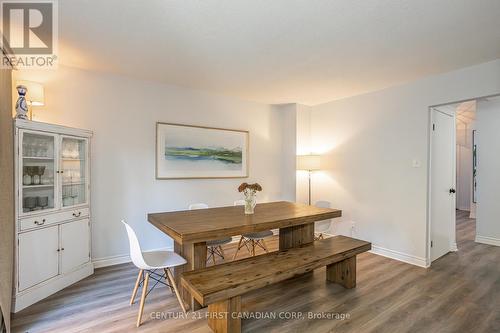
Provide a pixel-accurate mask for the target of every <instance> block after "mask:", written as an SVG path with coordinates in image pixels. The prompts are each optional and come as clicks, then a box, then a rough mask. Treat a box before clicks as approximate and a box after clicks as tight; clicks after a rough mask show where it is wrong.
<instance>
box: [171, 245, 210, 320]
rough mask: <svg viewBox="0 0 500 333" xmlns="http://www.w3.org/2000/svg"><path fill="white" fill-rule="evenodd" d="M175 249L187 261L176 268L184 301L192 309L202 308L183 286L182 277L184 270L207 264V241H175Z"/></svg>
mask: <svg viewBox="0 0 500 333" xmlns="http://www.w3.org/2000/svg"><path fill="white" fill-rule="evenodd" d="M174 251H175V252H176V253H177V254H179V255H181V256H182V257H184V259H186V261H187V263H186V264H185V265H184V266H178V267H175V268H174V277H175V283H176V284H177V286H178V287H179V289H182V290H181V294H182V298H183V299H184V302H185V303H186V304H188V305H189V308H190V309H191V311H196V310H199V309H201V308H202V306H201V305H200V303H198V302H197V301H196V300H195V299H194V298H193V297H192V296H191V294H190V293H189V292H188V291H187V290H186V289H184V288H182V286H181V282H180V277H181V273H182V272H187V271H192V270H195V269H199V268H204V267H205V266H206V260H207V243H206V242H203V243H187V244H179V243H177V242H175V244H174Z"/></svg>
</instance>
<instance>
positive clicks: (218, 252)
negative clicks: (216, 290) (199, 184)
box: [189, 203, 233, 265]
mask: <svg viewBox="0 0 500 333" xmlns="http://www.w3.org/2000/svg"><path fill="white" fill-rule="evenodd" d="M207 208H208V205H207V204H206V203H194V204H190V205H189V210H195V209H207ZM232 240H233V238H232V237H225V238H221V239H215V240H211V241H208V242H207V262H208V261H210V259H212V262H213V264H214V265H215V259H216V257H220V258H221V259H222V260H224V257H225V254H224V249H223V248H222V245H225V244H229V243H231V241H232Z"/></svg>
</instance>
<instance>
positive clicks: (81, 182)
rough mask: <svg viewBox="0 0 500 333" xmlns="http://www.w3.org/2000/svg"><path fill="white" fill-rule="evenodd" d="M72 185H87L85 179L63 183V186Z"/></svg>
mask: <svg viewBox="0 0 500 333" xmlns="http://www.w3.org/2000/svg"><path fill="white" fill-rule="evenodd" d="M72 185H85V180H82V181H79V182H68V183H63V184H62V186H72Z"/></svg>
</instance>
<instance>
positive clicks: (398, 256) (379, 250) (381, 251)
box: [370, 245, 429, 268]
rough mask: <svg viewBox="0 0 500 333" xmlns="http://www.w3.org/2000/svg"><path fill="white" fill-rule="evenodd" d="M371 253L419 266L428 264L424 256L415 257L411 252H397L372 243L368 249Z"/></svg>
mask: <svg viewBox="0 0 500 333" xmlns="http://www.w3.org/2000/svg"><path fill="white" fill-rule="evenodd" d="M370 252H371V253H373V254H377V255H379V256H383V257H387V258H390V259H394V260H399V261H402V262H405V263H407V264H412V265H415V266H419V267H424V268H427V267H429V265H428V264H427V260H426V259H425V258H421V257H417V256H414V255H411V254H406V253H403V252H398V251H394V250H390V249H386V248H383V247H380V246H377V245H372V249H371V251H370Z"/></svg>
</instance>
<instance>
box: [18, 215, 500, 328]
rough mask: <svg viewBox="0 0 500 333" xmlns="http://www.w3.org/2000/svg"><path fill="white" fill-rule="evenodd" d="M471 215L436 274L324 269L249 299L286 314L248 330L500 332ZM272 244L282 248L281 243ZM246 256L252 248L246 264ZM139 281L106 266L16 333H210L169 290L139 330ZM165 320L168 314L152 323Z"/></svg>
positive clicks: (486, 258)
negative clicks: (341, 278) (335, 280)
mask: <svg viewBox="0 0 500 333" xmlns="http://www.w3.org/2000/svg"><path fill="white" fill-rule="evenodd" d="M467 214H468V213H466V212H460V211H457V241H458V248H459V251H458V252H456V253H449V254H447V255H446V256H444V257H442V258H440V259H438V260H437V261H436V262H434V264H433V265H432V267H431V268H430V269H427V270H426V269H423V268H419V267H415V266H412V265H408V264H405V263H402V262H399V261H395V260H391V259H387V258H384V257H381V256H377V255H374V254H371V253H365V254H362V255H360V256H358V263H357V265H358V283H357V287H356V288H355V289H351V290H346V289H343V288H342V287H340V286H337V285H334V284H330V283H326V282H325V269H324V268H323V269H319V270H317V271H315V272H314V273H313V274H307V275H305V276H301V277H298V278H294V279H290V280H287V281H284V282H282V283H279V284H276V285H272V286H269V287H266V288H263V289H261V290H258V291H255V292H251V293H248V294H247V295H245V296H243V297H242V311H244V312H246V313H249V314H253V315H261V316H263V315H268V316H269V315H273V314H275V315H276V316H277V317H278V318H277V319H268V318H260V319H257V318H250V319H245V320H243V321H242V325H243V326H242V327H243V331H244V332H305V331H308V332H333V331H335V332H356V333H360V332H361V333H364V332H384V333H385V332H398V333H399V332H478V333H479V332H485V333H486V332H488V333H489V332H500V265H499V263H500V248H499V247H495V246H489V245H483V244H477V243H475V242H474V236H475V221H474V220H471V219H468V218H467ZM268 245H269V247H270V248H271V249H277V248H278V241H277V238H274V239H272V240H271V241H269V242H268ZM234 250H235V244H230V245H228V246H226V247H225V252H226V256H227V257H228V258H232V255H233V254H234ZM262 252H263V251H259V253H262ZM245 255H247V251H246V249H243V251H241V252H240V254H239V255H238V258H242V257H244V256H245ZM136 276H137V270H136V269H135V267H133V266H132V265H131V264H124V265H117V266H111V267H106V268H101V269H97V270H96V272H95V274H94V275H93V276H91V277H89V278H86V279H84V280H82V281H80V282H78V283H77V284H75V285H73V286H71V287H68V288H66V289H64V290H62V291H60V292H58V293H57V294H55V295H53V296H51V297H49V298H47V299H45V300H43V301H41V302H39V303H37V304H35V305H33V306H31V307H29V308H27V309H25V310H23V311H21V312H19V313H17V314H15V315H14V316H13V332H65V333H67V332H136V331H137V332H176V333H179V332H210V329H209V328H208V326H207V319H206V318H205V317H204V316H205V314H206V309H204V310H201V311H198V312H197V313H194V314H193V313H189V314H188V318H179V317H178V316H180V313H181V309H180V306H179V304H178V303H177V300H176V298H175V295H174V294H172V293H171V292H170V290H169V289H167V288H165V287H157V288H156V289H155V290H154V291H153V292H152V293H151V294H150V295H149V296H148V298H147V300H146V305H145V309H144V316H143V318H144V322H143V324H142V326H141V327H140V328H138V329H137V328H136V327H135V319H136V315H137V307H138V304H137V303H136V304H134V305H133V306H129V305H128V301H129V299H130V295H131V292H132V289H133V286H134V282H135V278H136ZM309 312H312V313H316V314H321V313H324V314H337V313H338V314H340V315H344V319H343V320H342V319H308V317H307V316H308V313H309ZM157 313H158V316H161V314H162V313H163V314H164V317H163V318H161V317H159V318H161V319H152V315H153V316H156V314H157ZM280 314H281V315H282V316H284V315H285V314H288V315H292V314H295V315H297V316H299V315H301V316H302V318H299V319H297V318H295V319H286V318H279V317H280ZM172 316H175V318H172ZM346 316H348V318H346ZM193 317H196V318H195V319H193Z"/></svg>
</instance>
